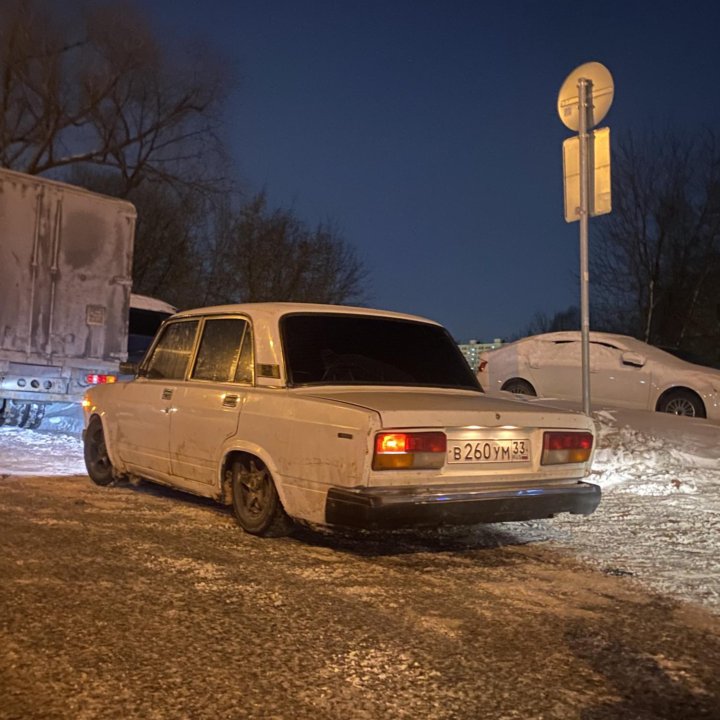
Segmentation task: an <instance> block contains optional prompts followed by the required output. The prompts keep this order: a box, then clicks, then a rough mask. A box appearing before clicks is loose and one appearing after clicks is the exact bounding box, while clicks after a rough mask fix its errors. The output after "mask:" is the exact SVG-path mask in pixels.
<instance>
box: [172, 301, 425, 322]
mask: <svg viewBox="0 0 720 720" xmlns="http://www.w3.org/2000/svg"><path fill="white" fill-rule="evenodd" d="M303 312H308V313H319V314H322V313H332V314H341V315H374V316H377V317H388V318H394V319H397V320H412V321H415V322H423V323H431V324H432V325H439V323H437V322H435V320H430V319H429V318H425V317H420V316H419V315H408V314H406V313H399V312H394V311H392V310H378V309H374V308H367V307H355V306H352V305H323V304H319V303H294V302H261V303H239V304H236V305H213V306H210V307H202V308H193V309H192V310H183V311H182V312H181V313H178V315H179V316H182V317H189V316H193V315H223V314H230V313H245V314H247V315H252V316H255V317H257V316H259V315H261V316H263V317H264V318H265V319H267V320H270V319H272V318H279V317H281V316H282V315H288V314H290V313H303Z"/></svg>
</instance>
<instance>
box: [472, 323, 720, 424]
mask: <svg viewBox="0 0 720 720" xmlns="http://www.w3.org/2000/svg"><path fill="white" fill-rule="evenodd" d="M478 379H479V380H480V383H481V384H482V386H483V387H484V388H486V389H488V390H490V389H498V390H507V391H509V392H512V393H522V394H526V395H537V396H539V397H545V398H559V399H563V400H575V401H580V400H581V398H582V373H581V340H580V333H579V332H573V331H564V332H554V333H546V334H544V335H533V336H531V337H527V338H524V339H522V340H518V341H517V342H514V343H510V344H508V345H504V346H503V347H500V348H498V349H497V350H492V351H490V352H487V353H484V354H483V355H481V357H480V367H479V371H478ZM590 393H591V399H592V401H593V402H594V403H597V404H601V405H608V406H616V407H629V408H639V409H646V410H657V411H659V412H668V413H674V414H675V415H687V416H690V417H698V418H708V419H710V420H714V421H718V420H720V371H718V370H714V369H712V368H708V367H703V366H701V365H694V364H692V363H689V362H685V361H684V360H681V359H680V358H678V357H675V356H674V355H671V354H669V353H667V352H665V351H663V350H660V349H658V348H656V347H653V346H652V345H648V344H647V343H644V342H641V341H640V340H636V339H635V338H632V337H628V336H626V335H614V334H610V333H601V332H592V333H590Z"/></svg>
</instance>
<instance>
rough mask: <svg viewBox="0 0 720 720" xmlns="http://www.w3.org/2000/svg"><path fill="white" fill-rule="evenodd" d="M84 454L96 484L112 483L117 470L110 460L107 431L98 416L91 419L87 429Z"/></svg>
mask: <svg viewBox="0 0 720 720" xmlns="http://www.w3.org/2000/svg"><path fill="white" fill-rule="evenodd" d="M84 456H85V467H86V468H87V471H88V475H89V476H90V479H91V480H92V481H93V482H94V483H95V484H96V485H103V486H105V485H110V484H111V483H112V481H113V480H114V479H115V470H114V468H113V466H112V463H111V462H110V456H109V455H108V451H107V445H106V444H105V432H104V431H103V426H102V422H101V421H100V418H98V417H94V418H93V419H92V420H91V421H90V424H89V425H88V427H87V430H86V431H85V443H84Z"/></svg>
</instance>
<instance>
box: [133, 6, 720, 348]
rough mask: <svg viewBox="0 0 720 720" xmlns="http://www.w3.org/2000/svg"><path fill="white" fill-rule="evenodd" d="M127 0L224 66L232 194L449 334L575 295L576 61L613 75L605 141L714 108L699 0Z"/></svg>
mask: <svg viewBox="0 0 720 720" xmlns="http://www.w3.org/2000/svg"><path fill="white" fill-rule="evenodd" d="M142 7H143V8H144V9H145V10H146V11H147V12H148V13H149V16H150V18H151V20H152V22H153V24H154V26H155V27H156V28H157V29H158V30H160V31H161V32H167V33H170V34H171V35H172V36H173V37H175V38H183V37H187V36H195V37H197V36H199V37H201V38H204V39H205V40H206V41H207V42H208V43H209V44H211V45H212V46H215V47H216V48H217V49H218V50H219V51H220V52H221V53H222V54H223V55H224V56H226V57H227V58H230V59H231V60H232V62H234V63H235V66H236V69H237V72H238V74H239V76H240V82H239V84H238V87H237V89H236V90H235V91H234V92H233V94H232V96H231V98H230V101H229V103H228V117H227V137H228V139H229V145H230V149H231V152H232V156H233V160H234V162H235V163H236V167H237V172H238V175H239V177H240V178H241V179H242V181H243V183H244V186H245V188H246V189H247V190H248V191H249V192H252V191H255V190H257V189H260V188H262V187H265V188H266V189H267V191H268V194H269V196H270V199H271V201H272V202H273V203H274V204H275V205H284V206H291V207H292V208H294V210H295V211H296V212H297V214H298V215H300V216H301V217H302V218H303V219H305V220H306V221H307V222H309V223H310V224H315V223H317V222H320V221H325V220H328V219H329V220H332V221H333V222H334V223H336V225H337V226H338V227H339V229H340V230H341V232H342V234H343V236H344V237H345V238H346V240H347V241H348V242H350V243H351V244H352V245H354V246H355V248H356V249H357V251H358V253H359V254H360V256H361V258H362V259H363V261H364V263H365V264H366V266H367V268H368V270H369V271H370V279H369V283H368V292H367V295H368V297H367V304H369V305H371V306H375V307H381V308H387V309H392V310H399V311H403V312H411V313H416V314H420V315H425V316H428V317H431V318H434V319H436V320H439V321H440V322H442V323H443V324H445V325H446V326H447V327H448V328H449V329H450V331H451V332H452V333H453V335H454V336H455V337H456V338H457V339H458V340H459V341H466V340H467V339H469V338H476V339H478V340H490V339H492V338H495V337H507V336H510V335H514V334H518V333H522V332H523V331H524V330H525V329H526V328H527V326H528V324H529V323H530V321H531V320H532V318H533V316H534V315H535V313H537V312H544V313H546V314H548V315H552V314H554V313H555V312H556V311H558V310H564V309H565V308H567V307H568V306H569V305H573V304H575V305H576V304H578V302H579V299H578V298H579V289H578V274H577V268H578V249H577V248H578V227H577V223H574V224H572V225H567V224H566V223H565V221H564V219H563V202H562V176H561V175H562V161H561V145H562V141H563V139H564V138H566V137H568V136H569V135H570V134H571V133H570V131H569V130H567V129H566V128H565V127H564V126H563V125H562V124H561V122H560V120H559V118H558V116H557V112H556V101H557V93H558V90H559V88H560V85H561V84H562V82H563V80H564V79H565V77H566V76H567V75H568V74H569V73H570V72H571V71H572V70H573V69H574V68H575V67H576V66H578V65H580V64H582V63H584V62H588V61H591V60H595V61H598V62H602V63H603V64H605V65H606V66H607V67H608V68H609V69H610V71H611V72H612V74H613V77H614V80H615V100H614V103H613V107H612V108H611V110H610V112H609V114H608V116H607V118H606V119H605V121H604V122H603V125H609V126H610V128H611V132H612V134H613V135H617V134H618V133H622V132H626V131H628V130H633V131H637V132H642V130H643V129H644V128H645V127H647V126H649V125H652V126H653V127H656V128H663V127H666V126H668V125H672V126H674V127H678V128H680V129H683V130H688V131H690V132H695V131H699V130H700V129H701V128H702V127H703V126H713V125H714V126H715V127H717V126H718V120H719V119H720V83H719V81H718V76H719V75H720V40H719V39H718V37H719V30H720V22H719V21H720V3H716V2H708V1H703V2H693V1H692V0H686V1H685V2H633V1H632V0H627V1H626V2H616V1H614V0H613V1H607V2H598V1H595V2H592V3H590V2H584V3H583V2H531V1H527V2H519V1H514V2H513V1H510V2H507V1H506V2H492V3H490V2H487V3H486V2H479V1H477V2H459V1H458V2H453V1H451V0H446V1H445V2H434V1H429V0H428V1H424V0H415V1H411V0H386V1H385V2H376V1H375V0H368V1H366V2H349V1H345V0H336V1H335V2H332V1H330V0H317V1H311V0H294V1H293V0H263V1H259V0H247V1H243V0H236V1H233V2H230V1H222V0H205V1H204V2H196V1H195V0H172V2H169V1H168V2H165V1H164V0H149V1H148V2H146V3H143V4H142ZM591 252H592V247H591ZM590 282H591V294H592V278H591V279H590ZM591 320H592V319H591Z"/></svg>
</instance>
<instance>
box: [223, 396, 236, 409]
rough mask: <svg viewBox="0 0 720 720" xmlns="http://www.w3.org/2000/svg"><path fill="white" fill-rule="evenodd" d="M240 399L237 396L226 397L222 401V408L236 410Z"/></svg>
mask: <svg viewBox="0 0 720 720" xmlns="http://www.w3.org/2000/svg"><path fill="white" fill-rule="evenodd" d="M239 400H240V398H239V397H238V396H237V395H225V396H224V397H223V400H222V406H223V407H226V408H236V407H237V406H238V401H239Z"/></svg>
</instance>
